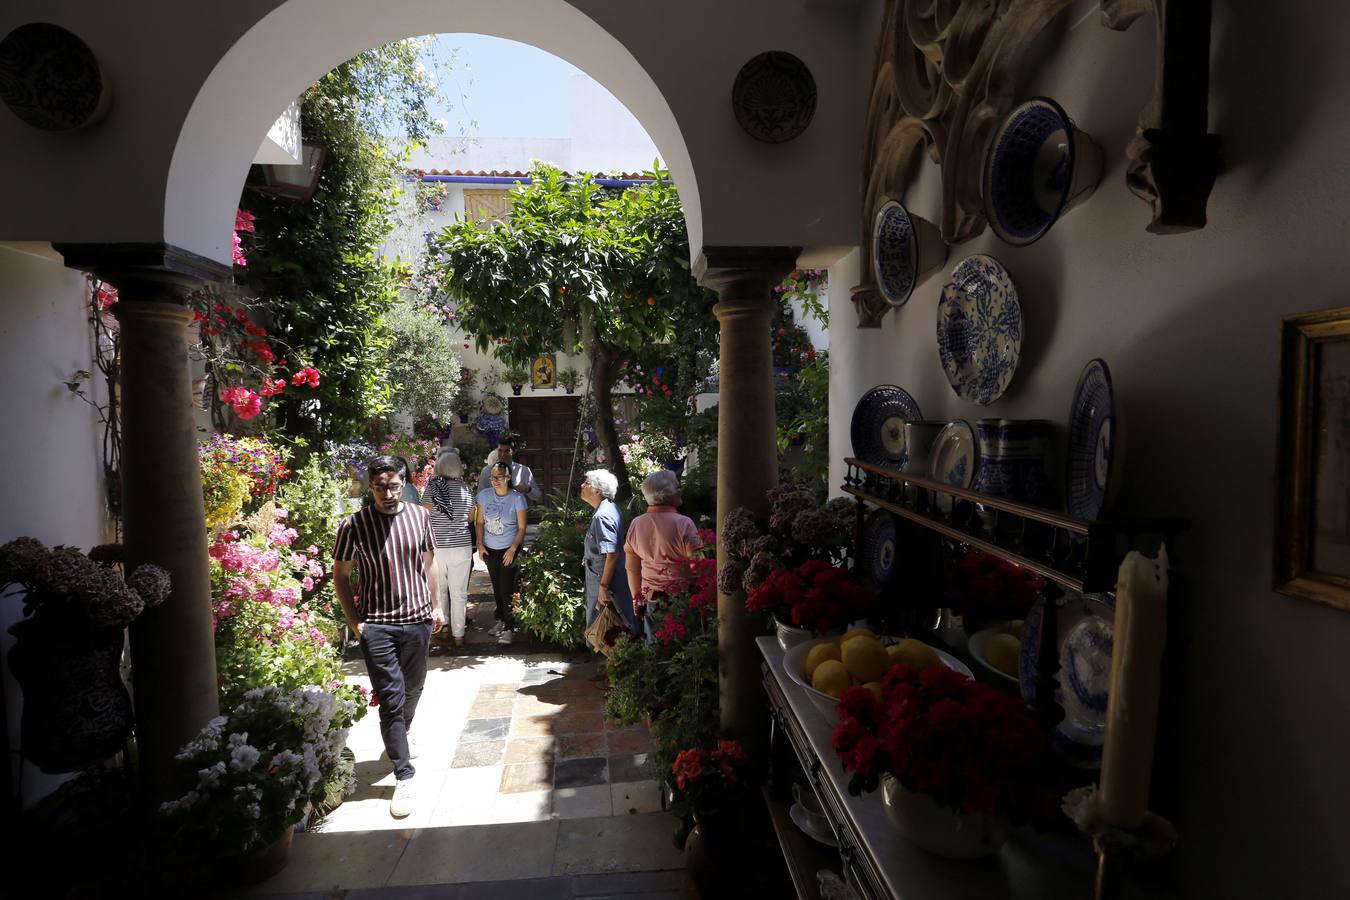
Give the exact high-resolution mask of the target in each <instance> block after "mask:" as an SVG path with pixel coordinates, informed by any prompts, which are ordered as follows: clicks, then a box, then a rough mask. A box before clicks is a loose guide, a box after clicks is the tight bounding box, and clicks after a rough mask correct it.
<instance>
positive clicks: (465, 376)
mask: <svg viewBox="0 0 1350 900" xmlns="http://www.w3.org/2000/svg"><path fill="white" fill-rule="evenodd" d="M477 384H478V370H477V369H475V368H473V367H472V366H465V367H464V368H462V369H460V370H459V387H458V389H457V390H456V391H455V399H453V400H451V401H450V409H451V410H452V411H453V412H454V413H455V415H457V416H459V421H460V422H461V423H467V422H468V421H469V416H471V415H473V414H474V412H475V411H476V410H477V409H478V406H479V404H480V403H481V402H482V401H481V400H479V398H478V393H477V391H476V390H474V388H475V387H476V386H477Z"/></svg>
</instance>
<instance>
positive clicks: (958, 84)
mask: <svg viewBox="0 0 1350 900" xmlns="http://www.w3.org/2000/svg"><path fill="white" fill-rule="evenodd" d="M1072 5H1073V3H1072V0H887V3H886V6H885V10H884V12H883V16H882V22H881V30H880V33H879V35H878V38H877V47H876V53H875V58H874V62H873V67H872V84H871V96H870V99H869V102H868V109H867V119H866V125H865V133H864V142H863V148H864V149H863V165H862V176H863V177H862V190H863V193H862V207H861V210H860V217H859V218H860V221H861V226H862V241H861V243H862V260H861V263H862V267H861V268H862V273H863V274H862V279H863V282H862V284H860V285H859V286H857V287H855V288H854V289H853V300H854V304H855V306H856V307H857V311H858V319H859V324H860V325H861V326H862V327H878V326H879V325H880V324H881V318H882V317H883V316H884V315H885V313H886V311H887V309H889V308H890V306H889V305H888V304H887V303H886V301H885V299H884V298H883V297H882V295H881V293H880V291H879V290H878V289H877V285H876V283H875V280H874V275H873V274H872V273H873V267H872V246H871V245H872V227H873V221H874V219H875V217H876V214H877V212H878V210H880V208H881V206H882V205H883V204H885V203H886V202H887V201H888V200H892V199H894V200H900V201H901V202H903V199H904V193H905V189H906V188H907V187H908V186H909V184H910V181H911V180H912V177H913V171H914V166H915V156H916V151H918V150H921V149H922V150H923V151H925V153H926V154H927V156H928V158H929V159H930V160H932V161H933V162H935V163H937V164H938V166H939V167H940V168H941V170H942V215H941V224H942V237H943V240H945V241H946V242H947V243H948V244H955V243H961V242H963V241H968V240H970V239H971V238H973V237H975V236H976V235H978V234H980V232H982V231H983V230H984V228H985V224H986V222H985V215H984V208H983V204H982V201H981V197H980V180H981V167H982V163H983V156H984V150H985V147H986V145H987V144H988V142H989V138H990V137H991V135H992V133H993V131H994V129H995V128H997V127H998V124H999V122H1000V121H1001V120H1002V119H1003V117H1004V116H1005V115H1006V114H1007V113H1008V111H1009V110H1011V109H1012V108H1013V106H1014V105H1015V104H1016V103H1017V102H1018V101H1019V100H1020V99H1023V98H1019V97H1015V96H1014V95H1013V91H1014V90H1015V88H1016V86H1017V84H1018V83H1019V79H1018V77H1017V76H1018V71H1019V69H1020V67H1021V66H1022V65H1023V64H1024V61H1025V59H1026V58H1027V55H1028V50H1029V48H1030V46H1031V44H1032V43H1033V42H1034V41H1035V40H1036V37H1037V36H1038V35H1039V34H1040V33H1041V30H1042V29H1044V28H1045V26H1046V25H1047V24H1049V22H1050V21H1051V20H1052V19H1054V18H1055V16H1057V15H1059V14H1060V13H1061V12H1063V11H1064V10H1065V9H1067V8H1069V7H1070V6H1072ZM1101 6H1102V24H1104V25H1105V26H1106V27H1108V28H1111V29H1115V30H1118V31H1120V30H1124V29H1126V28H1128V27H1129V26H1130V25H1131V24H1133V22H1134V21H1135V20H1136V19H1138V18H1139V17H1140V16H1142V15H1144V14H1145V13H1148V12H1152V13H1153V15H1154V18H1155V20H1156V22H1157V64H1156V67H1155V79H1154V85H1153V95H1152V97H1151V98H1150V100H1149V102H1148V103H1146V104H1145V105H1144V108H1143V109H1142V110H1141V111H1140V113H1139V122H1138V127H1137V129H1136V133H1135V136H1134V138H1133V139H1132V140H1131V141H1130V143H1129V145H1128V146H1127V147H1126V148H1125V155H1126V157H1127V159H1128V160H1129V164H1128V166H1127V170H1126V181H1127V183H1128V185H1129V188H1130V190H1131V191H1133V192H1134V193H1135V194H1137V195H1138V196H1139V197H1141V198H1143V199H1144V200H1146V201H1148V202H1149V204H1150V205H1151V206H1152V208H1153V220H1152V222H1150V223H1149V225H1148V230H1149V231H1151V232H1153V233H1155V234H1172V233H1177V232H1182V231H1191V230H1194V229H1197V228H1203V227H1204V225H1205V204H1206V201H1207V200H1208V198H1209V192H1210V189H1211V188H1212V187H1213V185H1214V178H1215V176H1216V175H1217V173H1218V169H1219V139H1218V136H1217V135H1212V134H1209V133H1207V125H1208V107H1209V26H1210V0H1194V2H1182V0H1103V2H1102V4H1101ZM919 212H920V213H922V212H923V211H922V210H919Z"/></svg>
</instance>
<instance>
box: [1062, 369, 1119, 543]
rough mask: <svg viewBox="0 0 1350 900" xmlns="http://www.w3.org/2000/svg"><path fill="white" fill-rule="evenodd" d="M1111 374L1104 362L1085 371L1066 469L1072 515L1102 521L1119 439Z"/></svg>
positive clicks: (1077, 392)
mask: <svg viewBox="0 0 1350 900" xmlns="http://www.w3.org/2000/svg"><path fill="white" fill-rule="evenodd" d="M1116 425H1117V422H1116V404H1115V396H1114V394H1113V392H1112V390H1111V370H1110V369H1108V368H1107V367H1106V363H1105V362H1104V361H1103V360H1100V359H1094V360H1092V361H1091V362H1090V363H1088V364H1087V365H1086V366H1084V367H1083V374H1082V375H1080V376H1079V377H1078V387H1077V388H1075V389H1074V392H1073V406H1071V407H1070V408H1069V458H1068V464H1067V465H1066V466H1065V472H1066V478H1067V482H1068V483H1067V486H1066V490H1065V496H1066V497H1068V507H1069V515H1071V516H1074V517H1076V518H1079V519H1086V520H1088V521H1089V522H1090V521H1093V520H1095V519H1100V518H1101V516H1102V512H1103V511H1104V510H1105V509H1106V503H1107V498H1108V496H1109V494H1110V486H1111V473H1112V469H1113V468H1114V465H1113V464H1114V463H1115V461H1116V457H1117V454H1116V444H1117V441H1118V438H1119V433H1118V431H1119V430H1118V428H1117V427H1116Z"/></svg>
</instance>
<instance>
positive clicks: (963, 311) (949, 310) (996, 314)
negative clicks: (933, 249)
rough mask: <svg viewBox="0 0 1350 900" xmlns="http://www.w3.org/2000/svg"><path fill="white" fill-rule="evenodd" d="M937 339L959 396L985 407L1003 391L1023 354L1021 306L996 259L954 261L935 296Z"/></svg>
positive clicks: (978, 257)
mask: <svg viewBox="0 0 1350 900" xmlns="http://www.w3.org/2000/svg"><path fill="white" fill-rule="evenodd" d="M937 343H938V358H939V359H940V360H941V361H942V371H943V372H944V373H946V375H947V381H948V382H950V383H951V386H952V390H953V391H955V392H956V395H957V396H958V397H961V398H962V399H965V400H969V401H970V402H972V403H978V404H980V405H981V406H988V405H989V404H990V403H993V402H994V401H995V400H997V399H998V398H999V397H1001V396H1003V392H1004V391H1006V390H1007V389H1008V384H1009V383H1010V382H1011V381H1012V377H1013V373H1014V372H1016V371H1017V361H1018V359H1019V358H1020V357H1021V355H1022V306H1021V304H1020V303H1019V302H1018V300H1017V288H1015V287H1014V286H1013V283H1012V278H1011V277H1009V275H1008V272H1007V270H1006V269H1004V268H1003V266H1002V265H1001V264H1000V263H999V261H998V260H996V259H994V258H993V257H992V256H985V255H984V254H977V255H975V256H968V257H966V258H965V259H963V260H961V262H959V263H957V265H956V269H955V270H954V271H953V272H952V277H951V280H950V281H948V282H947V283H946V284H945V285H943V286H942V299H941V300H939V301H938V316H937Z"/></svg>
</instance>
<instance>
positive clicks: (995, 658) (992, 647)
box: [984, 634, 1018, 678]
mask: <svg viewBox="0 0 1350 900" xmlns="http://www.w3.org/2000/svg"><path fill="white" fill-rule="evenodd" d="M1017 656H1018V643H1017V638H1015V637H1013V636H1012V635H1011V634H995V635H991V636H990V637H989V642H988V643H986V644H985V645H984V658H985V660H986V661H987V662H988V663H989V665H991V666H993V667H994V668H995V669H998V670H999V671H1000V672H1002V673H1003V674H1004V675H1011V676H1012V677H1014V678H1016V677H1017Z"/></svg>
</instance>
